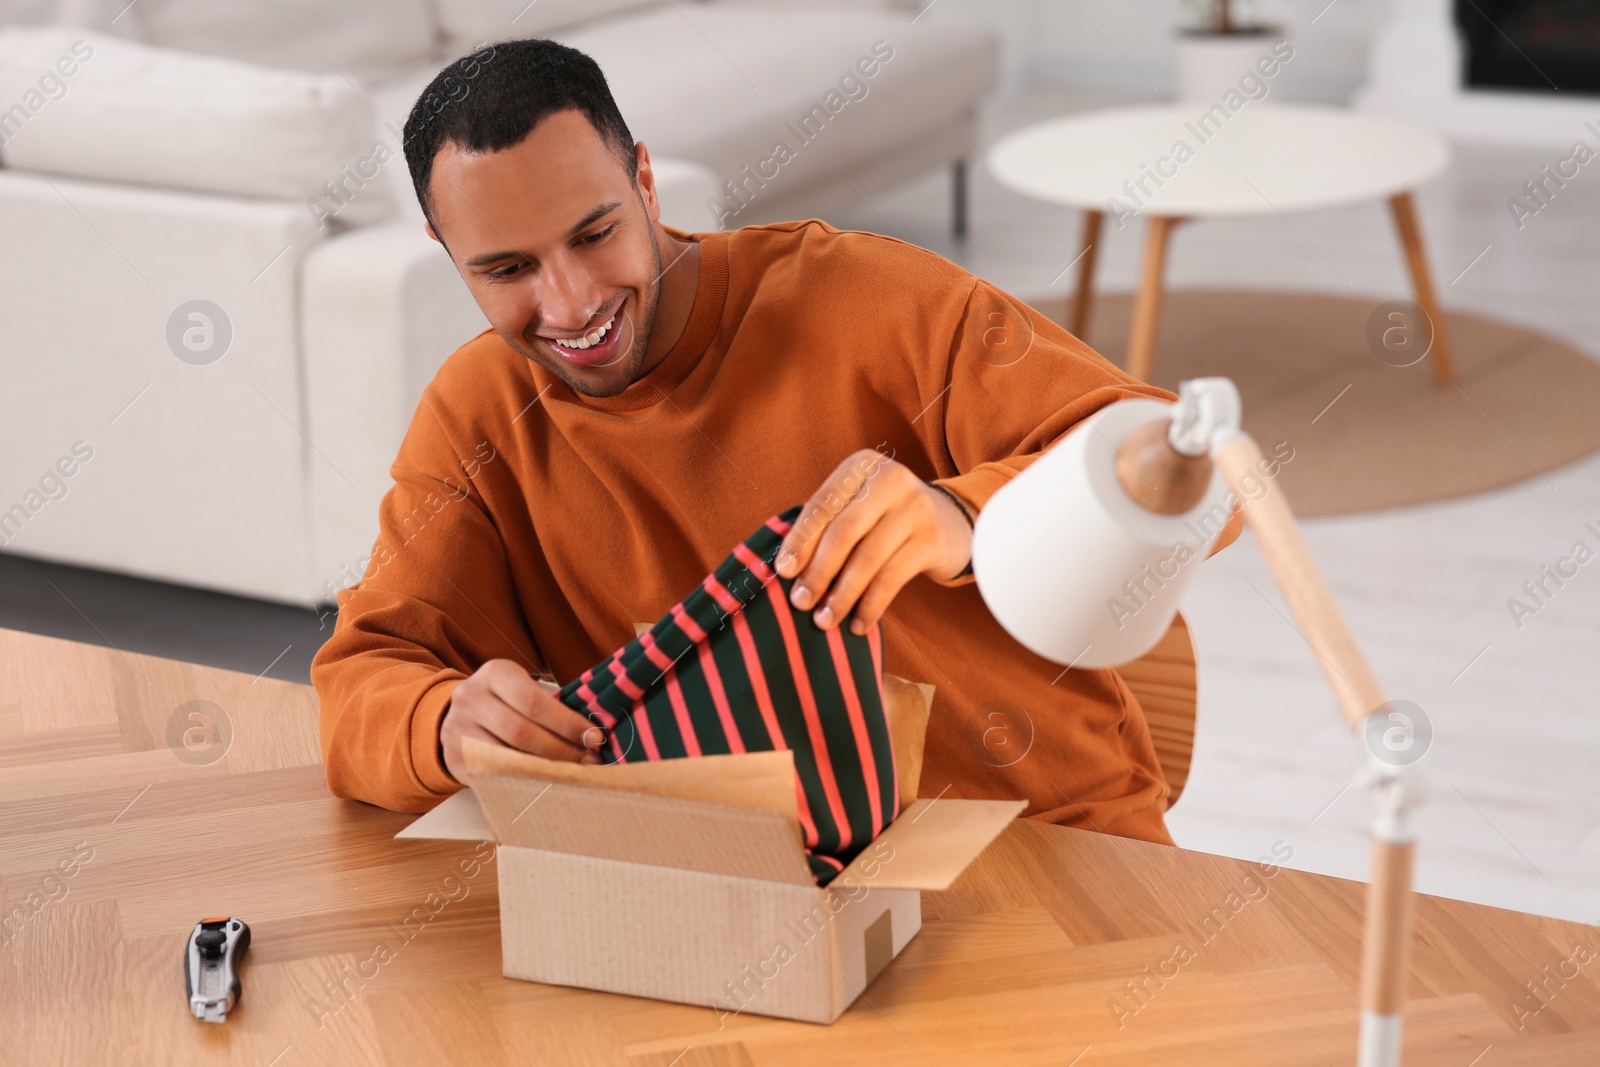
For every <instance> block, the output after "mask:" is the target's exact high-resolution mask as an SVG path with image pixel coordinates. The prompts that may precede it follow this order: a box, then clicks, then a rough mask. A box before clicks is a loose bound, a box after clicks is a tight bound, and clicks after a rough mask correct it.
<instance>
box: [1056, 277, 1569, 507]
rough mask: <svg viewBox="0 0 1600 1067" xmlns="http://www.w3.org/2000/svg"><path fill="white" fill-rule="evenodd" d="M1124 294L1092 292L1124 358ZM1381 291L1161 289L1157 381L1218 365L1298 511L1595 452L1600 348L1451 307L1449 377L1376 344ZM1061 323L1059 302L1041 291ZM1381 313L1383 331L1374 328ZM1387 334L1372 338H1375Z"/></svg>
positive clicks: (1389, 500)
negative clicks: (1283, 459) (1283, 445)
mask: <svg viewBox="0 0 1600 1067" xmlns="http://www.w3.org/2000/svg"><path fill="white" fill-rule="evenodd" d="M1132 303H1133V298H1132V296H1131V295H1130V294H1108V295H1104V296H1101V297H1099V298H1098V299H1097V300H1096V301H1095V305H1094V308H1093V309H1092V311H1091V314H1090V322H1089V330H1088V334H1089V336H1088V337H1087V338H1086V340H1088V342H1089V343H1090V344H1091V345H1093V346H1094V347H1095V349H1096V351H1099V352H1102V353H1104V354H1105V355H1106V356H1107V358H1109V359H1111V360H1112V362H1114V363H1117V364H1119V365H1120V364H1121V363H1122V361H1123V354H1124V353H1125V352H1126V350H1127V345H1128V323H1129V317H1130V315H1131V312H1132ZM1383 303H1384V301H1381V300H1377V299H1350V298H1348V297H1336V296H1320V295H1313V294H1303V293H1268V292H1248V291H1237V290H1219V291H1202V290H1183V291H1177V292H1172V293H1169V294H1168V296H1167V302H1166V306H1165V309H1164V312H1163V315H1162V323H1161V340H1160V345H1159V347H1158V349H1157V353H1156V362H1155V368H1156V369H1155V384H1157V385H1159V386H1162V387H1163V388H1166V389H1172V390H1176V389H1177V387H1178V382H1179V381H1181V380H1183V379H1185V378H1198V377H1204V376H1208V375H1226V376H1227V377H1229V378H1232V379H1233V380H1234V382H1235V383H1237V385H1238V386H1239V392H1240V395H1241V397H1242V399H1243V401H1244V424H1245V429H1246V430H1248V431H1249V432H1250V433H1251V434H1252V435H1253V436H1254V437H1255V438H1256V441H1257V442H1258V443H1259V444H1260V445H1261V447H1262V450H1263V451H1265V452H1271V451H1272V450H1273V447H1274V446H1275V445H1276V444H1277V443H1278V442H1280V441H1287V442H1289V444H1290V445H1291V446H1292V447H1293V448H1294V458H1293V460H1292V461H1290V462H1289V463H1288V464H1286V465H1285V466H1284V467H1283V469H1282V473H1281V474H1280V476H1279V478H1280V483H1281V484H1282V485H1283V487H1284V490H1285V492H1286V493H1287V495H1288V499H1289V502H1290V504H1292V505H1293V507H1294V509H1295V511H1296V513H1298V514H1300V515H1306V516H1310V515H1337V514H1343V513H1348V512H1354V511H1370V510H1374V509H1377V508H1387V507H1395V506H1397V505H1401V504H1416V503H1420V502H1422V501H1428V500H1443V499H1447V498H1449V497H1457V496H1465V495H1468V494H1471V493H1481V492H1483V491H1485V490H1487V489H1494V488H1496V487H1498V486H1503V485H1510V484H1513V483H1515V482H1520V481H1524V480H1526V479H1528V478H1548V477H1549V476H1550V475H1551V473H1552V472H1553V471H1554V470H1555V469H1556V468H1558V467H1560V466H1562V465H1563V464H1566V463H1571V462H1572V461H1573V460H1576V459H1580V458H1582V457H1583V456H1587V455H1589V454H1590V453H1592V452H1595V451H1597V450H1600V361H1597V360H1595V359H1593V358H1590V357H1589V356H1586V355H1584V354H1583V353H1582V352H1580V351H1578V350H1577V349H1575V348H1573V347H1572V346H1570V345H1568V344H1565V343H1563V342H1561V341H1557V340H1555V339H1554V338H1551V337H1547V336H1545V335H1543V334H1539V333H1536V332H1534V331H1532V330H1527V329H1523V328H1522V327H1520V326H1512V325H1509V324H1507V323H1503V322H1497V321H1495V320H1494V319H1487V318H1483V317H1481V316H1478V315H1469V314H1465V313H1460V312H1451V313H1450V314H1449V316H1448V318H1449V324H1448V326H1449V331H1450V334H1449V336H1450V340H1451V343H1452V345H1453V346H1454V354H1455V365H1456V377H1455V382H1454V384H1452V385H1444V386H1440V385H1438V384H1436V382H1435V379H1434V372H1433V367H1432V366H1431V359H1424V360H1422V361H1421V362H1418V363H1415V364H1413V365H1411V366H1406V367H1399V366H1393V365H1392V362H1403V361H1404V358H1403V357H1402V358H1398V359H1397V358H1395V357H1393V356H1391V362H1385V361H1384V360H1381V359H1379V358H1378V357H1377V356H1376V355H1374V347H1372V346H1369V341H1368V335H1369V320H1372V319H1373V317H1374V312H1375V311H1377V309H1378V308H1379V306H1380V305H1381V304H1383ZM1034 306H1035V307H1037V308H1039V309H1040V310H1041V311H1042V312H1043V313H1044V314H1046V315H1048V316H1050V317H1051V318H1052V319H1054V320H1056V321H1057V322H1064V321H1065V313H1066V310H1067V303H1066V301H1065V300H1063V299H1061V298H1059V297H1058V298H1046V299H1043V300H1040V301H1037V302H1035V303H1034ZM1382 321H1383V320H1382V318H1381V317H1380V320H1379V325H1378V327H1377V334H1379V335H1381V332H1382V328H1383V326H1382ZM1377 344H1378V345H1380V346H1381V342H1378V343H1377Z"/></svg>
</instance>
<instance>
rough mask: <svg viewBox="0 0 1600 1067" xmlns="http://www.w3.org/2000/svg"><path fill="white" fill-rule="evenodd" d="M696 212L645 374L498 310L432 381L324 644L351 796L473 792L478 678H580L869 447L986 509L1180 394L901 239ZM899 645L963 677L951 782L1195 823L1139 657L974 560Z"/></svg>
mask: <svg viewBox="0 0 1600 1067" xmlns="http://www.w3.org/2000/svg"><path fill="white" fill-rule="evenodd" d="M671 232H672V234H673V235H674V236H675V237H677V238H679V239H680V240H696V241H698V242H699V244H700V278H699V287H698V291H697V293H696V296H695V299H694V305H693V309H692V311H691V312H690V316H689V321H688V324H687V326H686V327H685V328H684V331H683V335H682V337H681V338H680V339H679V340H678V342H677V344H676V345H675V346H674V347H673V349H672V350H671V351H670V352H669V353H668V354H667V355H666V357H665V358H664V359H663V360H662V362H661V363H660V364H659V365H657V366H656V367H655V369H653V370H652V371H651V372H650V373H649V374H647V375H645V376H644V377H643V378H641V379H639V380H638V381H636V382H634V383H633V384H632V385H630V386H629V387H628V388H627V389H626V390H624V391H623V392H622V393H620V394H618V395H616V396H613V397H605V398H592V397H586V396H583V395H581V394H578V393H575V392H573V391H572V390H571V389H569V388H567V386H566V385H565V384H563V383H562V382H561V381H560V380H559V379H557V378H556V377H554V376H553V375H551V374H549V373H547V372H546V371H545V370H544V369H543V368H541V367H540V366H538V365H537V364H535V363H533V362H532V361H530V360H528V359H526V358H524V357H523V356H521V355H519V354H517V353H516V352H515V351H513V350H512V349H511V348H510V347H508V346H507V345H506V344H505V343H504V342H503V341H501V339H500V338H499V336H498V335H497V334H495V333H494V332H493V331H492V330H487V331H485V332H484V333H482V334H480V335H479V336H477V337H476V338H474V339H473V340H472V341H470V342H468V343H467V344H465V345H463V346H462V347H461V348H460V349H459V350H458V351H457V352H455V354H454V355H452V356H451V357H450V358H449V359H448V360H447V361H446V362H445V364H444V366H443V367H442V368H440V370H439V373H438V375H437V376H436V377H435V378H434V380H433V382H432V383H431V384H430V385H429V386H428V388H427V390H426V391H425V392H424V394H423V397H422V402H421V403H420V404H419V405H418V407H417V411H416V415H415V417H414V418H413V420H412V423H411V427H410V429H409V431H408V432H407V434H406V438H405V441H404V443H403V444H402V445H401V447H400V454H399V456H398V458H397V459H396V460H395V463H394V466H393V468H392V474H393V477H394V487H393V488H392V489H391V490H390V491H389V492H388V494H387V495H386V496H385V497H384V499H383V503H382V505H381V508H380V523H381V526H380V533H379V536H378V539H377V542H376V544H375V545H374V547H373V555H372V557H371V560H370V562H369V563H368V564H367V566H366V569H365V574H364V577H363V579H362V581H361V582H360V583H359V584H357V585H356V586H354V587H352V588H351V589H349V590H346V591H345V592H343V593H341V594H340V595H339V608H340V611H339V620H338V625H337V627H336V629H335V631H334V634H333V636H332V638H331V639H330V640H329V641H328V643H327V644H326V645H325V646H324V647H323V648H322V650H321V652H319V653H318V655H317V657H316V660H315V662H314V663H313V665H312V671H311V675H312V681H313V682H314V684H315V685H316V688H317V692H318V693H319V695H320V697H321V701H322V751H323V757H324V760H325V762H326V764H327V770H328V784H329V787H330V788H331V789H332V791H333V792H334V794H335V795H337V796H341V797H352V798H356V799H359V800H365V801H369V802H371V803H374V804H378V805H382V806H383V807H387V808H393V809H396V810H400V811H423V810H426V809H428V808H430V807H432V806H433V805H434V804H435V803H437V802H438V801H439V800H440V799H441V798H443V797H445V796H447V795H448V794H450V793H452V792H454V791H455V790H456V789H458V788H460V786H459V785H458V784H457V783H456V781H455V780H454V779H452V778H451V777H450V776H449V774H448V773H447V772H446V770H445V768H444V766H443V764H442V763H441V761H440V758H439V723H440V720H441V718H442V717H443V715H444V713H445V710H446V708H447V707H448V705H449V702H450V694H451V692H452V690H453V689H454V688H455V686H456V684H457V683H459V682H460V681H461V680H462V679H464V678H466V677H467V676H468V675H470V674H471V673H472V672H473V670H475V669H476V668H477V667H478V666H479V665H481V664H482V663H484V662H485V661H487V660H490V659H496V658H505V659H511V660H515V661H517V662H519V663H521V664H523V665H525V666H526V667H527V669H528V670H529V672H530V673H532V674H533V675H535V676H536V677H549V678H552V679H553V680H554V681H556V682H557V683H565V682H566V681H568V680H569V679H571V678H573V677H574V676H575V675H577V674H579V673H581V672H582V671H584V670H585V669H587V668H589V667H591V666H593V665H594V664H595V663H597V662H599V661H600V660H601V659H603V658H604V657H605V656H607V655H609V654H610V653H611V652H612V651H614V650H615V649H616V648H617V647H618V646H619V645H622V644H624V643H626V642H627V641H630V640H632V638H633V636H634V623H636V622H646V623H650V622H654V621H655V620H656V619H657V618H659V617H660V616H661V615H662V614H663V613H664V612H666V610H667V609H668V608H670V607H671V606H672V605H673V604H674V603H676V602H677V601H678V600H680V599H681V598H682V597H683V596H684V594H685V593H687V592H688V591H689V590H690V589H691V588H692V587H693V586H694V585H695V584H696V583H697V582H698V581H699V580H700V579H701V578H703V577H704V576H705V575H706V573H708V572H709V571H710V570H711V569H712V568H714V567H715V566H716V565H717V564H718V563H719V562H720V561H721V560H722V559H723V558H724V557H725V556H726V555H727V553H728V552H729V550H730V549H731V548H732V546H733V545H735V544H736V543H738V542H739V541H741V540H742V539H743V538H744V537H746V536H747V535H748V534H749V533H750V531H751V530H753V529H755V528H756V527H757V526H758V525H760V524H761V523H762V522H763V521H764V520H766V518H767V517H768V516H770V515H774V514H776V513H778V512H780V511H783V510H784V509H785V508H788V507H790V506H792V505H794V504H798V503H801V502H802V501H804V500H806V499H807V498H808V497H809V496H810V494H811V493H812V492H813V491H814V490H816V488H817V487H818V486H819V485H820V484H821V482H822V480H823V478H824V477H826V476H827V475H828V474H829V473H830V472H831V471H832V470H833V469H834V467H835V466H836V465H837V464H838V463H839V462H840V461H841V460H842V459H843V458H844V457H845V456H847V455H848V454H849V453H850V452H852V451H854V450H856V449H860V448H876V449H878V450H880V451H881V452H883V453H884V454H886V455H892V456H893V458H894V459H895V460H897V461H899V462H900V463H903V464H905V465H907V466H908V467H910V468H911V469H912V470H913V471H914V472H915V473H916V474H917V475H918V476H919V477H921V478H923V479H924V480H927V481H935V480H937V482H938V483H939V484H941V485H944V486H946V487H948V488H949V489H950V490H951V491H953V492H955V493H956V494H958V495H959V496H960V497H961V498H962V499H963V500H965V501H967V502H968V503H969V504H970V505H971V506H972V507H974V508H981V507H982V506H983V504H984V503H985V502H986V501H987V500H988V499H989V497H990V496H991V495H992V494H993V493H994V492H995V490H996V489H998V488H999V487H1000V486H1002V485H1004V484H1005V483H1006V481H1007V480H1008V479H1010V478H1011V477H1012V476H1013V475H1014V474H1016V473H1017V472H1018V471H1019V470H1021V469H1022V468H1023V467H1025V466H1026V465H1027V464H1028V463H1029V462H1031V461H1032V460H1033V459H1034V458H1036V457H1037V456H1038V454H1039V453H1040V452H1041V451H1042V450H1044V449H1045V448H1047V447H1048V446H1049V445H1050V444H1051V443H1052V442H1053V441H1055V440H1056V439H1057V438H1058V437H1060V436H1061V435H1062V434H1063V433H1065V432H1066V431H1067V430H1068V429H1069V428H1071V427H1072V425H1073V424H1074V423H1076V422H1077V421H1078V420H1079V419H1082V418H1083V417H1085V416H1086V415H1089V414H1091V413H1093V412H1094V411H1096V410H1098V409H1099V408H1101V407H1103V406H1104V405H1106V404H1109V403H1111V402H1112V401H1114V400H1118V399H1121V398H1123V397H1130V396H1156V397H1163V398H1169V399H1170V398H1171V394H1170V393H1167V392H1165V391H1163V390H1160V389H1156V388H1154V387H1152V386H1148V385H1144V384H1142V383H1140V382H1139V381H1137V380H1136V379H1133V378H1130V377H1129V376H1128V375H1126V374H1124V373H1122V372H1121V371H1119V370H1118V369H1117V368H1115V367H1114V366H1112V365H1111V364H1110V363H1108V362H1107V361H1106V360H1104V359H1102V358H1101V357H1100V356H1099V355H1097V354H1095V353H1094V352H1093V351H1091V350H1090V349H1089V348H1088V347H1087V346H1086V345H1084V344H1083V343H1082V342H1081V341H1079V340H1078V339H1077V338H1075V337H1073V336H1072V335H1071V334H1069V333H1068V332H1067V331H1066V330H1065V329H1063V328H1062V327H1061V326H1059V325H1057V324H1055V323H1054V322H1051V321H1050V320H1049V319H1047V318H1045V317H1044V316H1042V315H1040V314H1039V313H1038V312H1036V311H1034V310H1033V309H1031V308H1029V307H1028V306H1027V305H1025V304H1023V303H1022V302H1021V301H1019V300H1016V299H1014V298H1012V297H1010V296H1008V295H1006V294H1005V293H1003V292H1001V291H1000V290H999V289H996V288H995V287H994V286H992V285H990V284H988V283H987V282H984V281H981V280H980V279H978V278H976V277H974V276H973V275H971V274H969V273H967V272H966V271H964V270H962V269H961V268H960V267H958V266H956V265H955V264H953V263H950V262H949V261H947V260H945V259H943V258H941V257H939V256H937V255H935V254H933V253H931V252H927V251H925V250H923V249H920V248H917V247H915V246H913V245H910V244H906V243H904V242H901V241H896V240H892V239H890V238H886V237H879V236H875V235H872V234H866V233H843V232H840V231H838V230H836V229H834V228H833V227H831V226H828V225H827V224H825V223H822V222H819V221H816V220H811V221H807V222H791V223H782V224H778V225H772V226H757V227H748V228H745V229H740V230H734V231H730V232H722V233H700V234H688V233H683V232H680V231H677V230H672V231H671ZM1238 528H1239V527H1238V519H1237V516H1235V519H1234V522H1233V523H1232V524H1231V525H1230V526H1229V527H1228V529H1227V531H1226V532H1225V534H1224V539H1226V540H1231V539H1232V537H1233V536H1235V535H1236V534H1237V531H1238ZM883 642H884V664H883V667H884V670H885V671H886V672H888V673H891V674H897V675H900V676H902V677H905V678H909V679H912V680H913V681H918V682H928V683H932V684H933V685H934V686H935V687H936V695H935V698H934V704H933V708H932V714H931V717H930V720H929V725H928V740H927V748H926V756H925V763H924V769H923V773H922V782H921V791H922V793H923V795H925V796H934V795H941V794H942V795H946V796H953V797H1000V798H1006V797H1015V798H1021V799H1026V800H1027V801H1028V808H1027V811H1026V814H1027V815H1030V816H1037V817H1041V818H1045V819H1049V820H1052V821H1055V822H1060V823H1066V824H1069V825H1074V826H1081V827H1085V828H1093V829H1099V830H1103V831H1106V832H1109V833H1114V834H1120V835H1123V836H1128V837H1137V838H1142V839H1145V840H1151V841H1163V842H1170V840H1171V839H1170V838H1169V837H1168V836H1167V832H1166V827H1165V823H1164V821H1163V818H1162V812H1163V811H1164V810H1165V800H1166V796H1167V792H1168V790H1167V785H1166V783H1165V781H1164V780H1163V778H1162V776H1161V771H1160V767H1159V765H1158V763H1157V761H1156V755H1155V751H1154V748H1153V746H1152V744H1151V739H1150V734H1149V730H1148V728H1147V727H1146V724H1145V719H1144V715H1143V713H1142V711H1141V710H1140V708H1139V706H1138V703H1137V701H1136V700H1135V698H1134V697H1133V695H1132V694H1131V693H1130V692H1129V690H1128V688H1127V686H1126V685H1125V684H1124V683H1123V681H1122V679H1121V678H1120V677H1119V676H1118V675H1117V673H1116V672H1115V671H1111V670H1070V671H1067V672H1065V674H1063V672H1062V668H1061V665H1059V664H1056V663H1052V662H1050V661H1048V660H1046V659H1044V658H1042V657H1040V656H1037V655H1035V654H1034V653H1032V652H1030V651H1028V650H1027V649H1026V648H1024V647H1023V646H1022V645H1020V644H1019V643H1017V641H1015V640H1014V639H1013V638H1011V637H1010V636H1009V635H1008V634H1007V633H1005V631H1003V630H1002V629H1001V628H1000V625H999V624H998V623H997V622H996V621H995V619H994V617H993V616H992V615H991V614H990V613H989V611H988V609H987V608H986V607H985V606H984V603H983V600H982V598H981V597H980V596H979V594H978V590H977V587H976V586H975V585H974V584H973V579H972V578H971V576H968V577H966V578H962V579H957V580H953V581H947V582H939V581H935V580H933V579H930V578H928V577H927V576H922V577H918V578H915V579H913V580H912V581H911V583H910V584H908V585H907V586H906V588H905V589H904V590H903V591H902V592H901V593H900V594H899V596H898V597H897V598H896V599H895V600H894V602H893V603H892V604H891V605H890V607H889V610H888V612H887V614H886V615H885V617H884V620H883ZM997 731H998V732H997Z"/></svg>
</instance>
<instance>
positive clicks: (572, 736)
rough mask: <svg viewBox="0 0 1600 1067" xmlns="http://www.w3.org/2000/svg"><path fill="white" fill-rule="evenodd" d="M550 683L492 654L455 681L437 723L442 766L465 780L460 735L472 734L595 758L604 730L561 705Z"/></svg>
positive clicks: (547, 753)
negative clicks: (475, 668) (447, 705)
mask: <svg viewBox="0 0 1600 1067" xmlns="http://www.w3.org/2000/svg"><path fill="white" fill-rule="evenodd" d="M557 692H558V690H557V688H556V687H555V686H552V685H551V684H550V683H549V682H537V681H534V679H533V676H532V675H530V674H529V673H528V672H527V671H525V670H523V669H522V667H521V666H519V665H518V664H516V663H513V662H512V661H511V660H508V659H492V660H490V661H489V662H488V663H485V664H484V665H483V666H481V667H479V668H478V669H477V670H476V671H474V672H473V673H472V677H470V678H468V679H467V680H466V681H464V682H462V683H461V684H460V685H458V686H456V688H455V692H454V693H452V694H451V695H450V709H449V710H448V711H446V712H445V715H444V721H443V722H442V723H440V725H439V742H440V745H441V746H442V747H443V749H444V766H445V769H446V770H448V771H449V772H450V777H452V778H454V779H455V780H456V781H458V782H461V783H463V784H465V782H466V780H467V763H466V760H465V759H464V758H462V755H461V740H462V738H466V737H476V738H478V739H480V740H483V741H490V742H493V743H494V744H497V745H506V746H509V747H511V748H516V749H521V750H522V751H523V752H532V753H533V754H534V755H535V756H543V757H545V758H546V759H559V760H571V761H572V762H574V763H599V762H600V746H601V745H602V744H603V743H604V741H605V733H604V731H602V730H601V729H600V728H599V727H598V726H596V725H594V723H592V722H590V721H589V720H588V719H586V718H584V717H583V716H582V715H579V714H578V713H577V712H575V711H573V710H572V709H571V708H569V707H567V706H566V705H565V704H563V703H562V702H561V701H560V700H559V699H558V698H557V697H556V695H555V694H556V693H557Z"/></svg>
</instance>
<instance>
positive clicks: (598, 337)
mask: <svg viewBox="0 0 1600 1067" xmlns="http://www.w3.org/2000/svg"><path fill="white" fill-rule="evenodd" d="M616 321H617V317H616V316H615V315H612V316H611V317H610V318H609V319H607V320H606V321H605V322H603V323H601V324H600V325H599V326H598V327H596V328H595V329H593V330H591V331H589V332H588V333H587V334H585V335H584V336H582V337H574V338H572V339H571V340H568V339H566V338H563V337H552V338H550V340H551V341H553V342H555V343H556V344H558V345H560V346H561V347H562V348H574V349H577V350H578V351H580V352H581V351H583V350H584V349H585V348H589V347H590V346H592V345H597V344H599V343H600V342H601V341H602V340H604V339H605V336H606V334H607V333H608V332H609V331H610V329H611V326H612V324H613V323H615V322H616Z"/></svg>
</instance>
